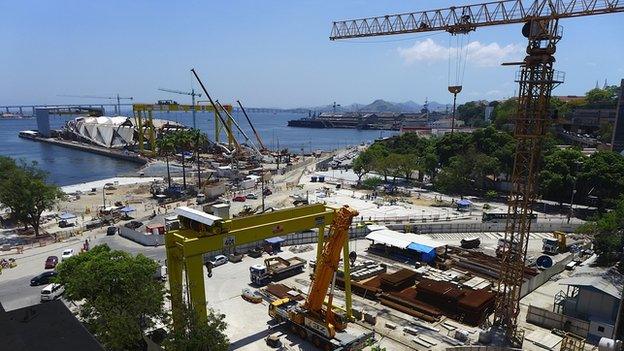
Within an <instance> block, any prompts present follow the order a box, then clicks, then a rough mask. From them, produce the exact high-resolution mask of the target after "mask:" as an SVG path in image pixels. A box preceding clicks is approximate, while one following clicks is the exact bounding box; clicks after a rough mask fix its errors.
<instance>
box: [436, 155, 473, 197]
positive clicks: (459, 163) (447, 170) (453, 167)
mask: <svg viewBox="0 0 624 351" xmlns="http://www.w3.org/2000/svg"><path fill="white" fill-rule="evenodd" d="M471 173H472V165H471V164H470V162H469V161H468V159H467V157H466V154H465V153H462V154H459V155H457V156H453V157H451V158H450V160H449V163H448V165H447V166H444V167H442V170H441V171H440V173H438V175H437V176H436V178H435V181H434V183H433V184H434V186H435V187H436V189H438V190H440V191H442V192H447V193H457V194H464V193H466V192H467V190H469V189H472V180H471V178H470V174H471Z"/></svg>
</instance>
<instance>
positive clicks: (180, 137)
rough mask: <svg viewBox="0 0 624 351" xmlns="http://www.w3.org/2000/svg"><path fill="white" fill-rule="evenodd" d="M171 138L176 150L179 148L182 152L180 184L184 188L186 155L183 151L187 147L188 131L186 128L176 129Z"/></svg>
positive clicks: (188, 141)
mask: <svg viewBox="0 0 624 351" xmlns="http://www.w3.org/2000/svg"><path fill="white" fill-rule="evenodd" d="M173 140H174V144H175V147H176V150H179V151H180V153H181V154H182V185H183V187H184V189H186V157H185V156H184V152H185V151H186V150H188V149H189V143H190V138H189V133H188V131H186V130H176V131H175V132H174V133H173Z"/></svg>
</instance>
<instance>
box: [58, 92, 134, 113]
mask: <svg viewBox="0 0 624 351" xmlns="http://www.w3.org/2000/svg"><path fill="white" fill-rule="evenodd" d="M59 96H65V97H73V98H81V99H104V100H117V113H118V114H120V113H121V100H132V99H133V97H132V96H130V97H121V96H119V94H116V95H115V96H93V95H59Z"/></svg>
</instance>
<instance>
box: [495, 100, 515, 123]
mask: <svg viewBox="0 0 624 351" xmlns="http://www.w3.org/2000/svg"><path fill="white" fill-rule="evenodd" d="M517 110H518V99H517V98H511V99H507V100H505V101H503V102H501V103H499V104H498V105H496V107H494V111H492V120H493V121H494V125H495V126H496V128H497V129H502V128H503V126H504V125H506V124H508V123H511V121H512V119H513V117H514V116H515V114H516V112H517Z"/></svg>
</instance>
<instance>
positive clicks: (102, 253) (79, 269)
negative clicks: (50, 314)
mask: <svg viewBox="0 0 624 351" xmlns="http://www.w3.org/2000/svg"><path fill="white" fill-rule="evenodd" d="M157 268H158V263H156V262H155V261H154V260H152V259H150V258H147V257H145V256H143V255H142V254H139V255H136V256H132V255H131V254H129V253H127V252H124V251H118V250H111V249H110V248H109V247H108V246H106V245H98V246H95V247H93V248H92V249H91V250H89V251H88V252H85V253H81V254H80V255H76V256H73V257H70V258H69V259H67V260H64V261H63V262H62V263H60V264H59V265H58V266H57V268H56V270H57V271H58V273H59V275H58V277H57V279H58V282H59V283H61V284H63V285H64V286H65V298H66V299H68V300H69V301H73V302H79V309H80V317H81V319H82V321H83V322H84V324H85V325H86V326H87V328H88V329H89V330H90V331H91V332H92V333H93V334H94V335H95V336H96V338H97V339H98V340H99V341H100V342H101V343H102V344H103V345H104V346H105V347H106V348H107V349H108V350H115V351H116V350H140V349H142V344H143V335H144V331H145V330H146V329H147V328H150V327H152V326H153V325H154V324H155V321H160V320H166V313H165V310H164V307H163V303H164V293H165V289H164V284H163V283H162V282H159V281H157V280H155V279H154V278H153V276H154V272H156V270H157Z"/></svg>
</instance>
